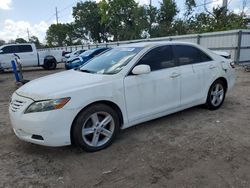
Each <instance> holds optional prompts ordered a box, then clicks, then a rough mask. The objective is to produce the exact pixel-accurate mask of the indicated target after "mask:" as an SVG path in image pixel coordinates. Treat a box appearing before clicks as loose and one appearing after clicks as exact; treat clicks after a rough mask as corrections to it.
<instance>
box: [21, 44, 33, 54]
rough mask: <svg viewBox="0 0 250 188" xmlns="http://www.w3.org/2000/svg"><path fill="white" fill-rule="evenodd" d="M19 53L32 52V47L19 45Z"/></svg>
mask: <svg viewBox="0 0 250 188" xmlns="http://www.w3.org/2000/svg"><path fill="white" fill-rule="evenodd" d="M18 51H19V53H25V52H32V47H31V45H18Z"/></svg>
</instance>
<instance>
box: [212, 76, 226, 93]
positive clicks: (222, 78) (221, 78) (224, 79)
mask: <svg viewBox="0 0 250 188" xmlns="http://www.w3.org/2000/svg"><path fill="white" fill-rule="evenodd" d="M217 80H221V81H222V82H223V83H224V86H225V90H226V91H227V89H228V82H227V79H226V78H225V77H219V78H217V79H216V80H215V81H213V83H214V82H216V81H217Z"/></svg>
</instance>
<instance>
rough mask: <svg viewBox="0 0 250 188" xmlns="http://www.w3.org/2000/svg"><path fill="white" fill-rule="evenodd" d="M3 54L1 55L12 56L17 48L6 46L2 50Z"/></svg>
mask: <svg viewBox="0 0 250 188" xmlns="http://www.w3.org/2000/svg"><path fill="white" fill-rule="evenodd" d="M2 50H3V52H2V54H13V53H17V48H16V46H6V47H4V48H2Z"/></svg>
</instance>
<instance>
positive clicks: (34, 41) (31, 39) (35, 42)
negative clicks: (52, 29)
mask: <svg viewBox="0 0 250 188" xmlns="http://www.w3.org/2000/svg"><path fill="white" fill-rule="evenodd" d="M29 42H31V43H34V44H35V45H36V48H42V47H43V45H42V44H41V43H40V41H39V39H38V38H37V37H36V36H31V37H30V40H29Z"/></svg>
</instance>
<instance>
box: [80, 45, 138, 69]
mask: <svg viewBox="0 0 250 188" xmlns="http://www.w3.org/2000/svg"><path fill="white" fill-rule="evenodd" d="M141 49H142V48H127V47H124V48H122V47H121V48H114V49H112V50H110V51H108V52H106V53H104V54H102V55H100V56H98V57H96V58H94V59H92V60H90V61H89V62H88V63H87V64H85V65H83V66H81V67H80V70H81V71H83V72H89V73H96V74H116V73H118V72H120V71H121V70H122V68H123V67H124V66H126V65H127V64H128V62H129V61H130V60H131V59H132V58H133V57H134V56H135V55H136V54H138V53H139V52H140V50H141Z"/></svg>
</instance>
